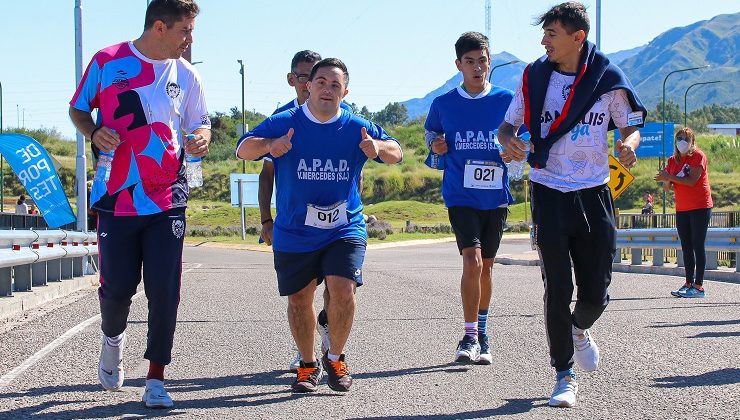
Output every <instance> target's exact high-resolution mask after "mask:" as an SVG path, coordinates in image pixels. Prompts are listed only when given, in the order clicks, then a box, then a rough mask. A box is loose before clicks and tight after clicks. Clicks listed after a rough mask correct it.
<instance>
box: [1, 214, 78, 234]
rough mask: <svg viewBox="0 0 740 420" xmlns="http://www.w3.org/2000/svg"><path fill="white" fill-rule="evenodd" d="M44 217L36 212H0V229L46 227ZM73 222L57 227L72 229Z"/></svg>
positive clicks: (73, 226)
mask: <svg viewBox="0 0 740 420" xmlns="http://www.w3.org/2000/svg"><path fill="white" fill-rule="evenodd" d="M48 227H49V226H48V225H47V224H46V219H44V217H43V216H41V215H38V214H15V213H0V229H47V228H48ZM75 227H76V225H75V223H69V224H66V225H64V226H61V227H59V229H63V230H74V229H75Z"/></svg>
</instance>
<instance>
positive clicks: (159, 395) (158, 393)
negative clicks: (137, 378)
mask: <svg viewBox="0 0 740 420" xmlns="http://www.w3.org/2000/svg"><path fill="white" fill-rule="evenodd" d="M141 401H143V402H144V405H146V406H147V408H170V407H172V406H173V405H175V403H173V402H172V398H170V394H168V393H167V391H166V390H165V389H164V382H162V381H160V380H159V379H147V380H146V388H145V389H144V396H142V397H141Z"/></svg>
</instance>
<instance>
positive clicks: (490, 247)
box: [424, 32, 514, 365]
mask: <svg viewBox="0 0 740 420" xmlns="http://www.w3.org/2000/svg"><path fill="white" fill-rule="evenodd" d="M455 53H456V54H457V60H455V64H456V66H457V69H458V70H460V71H461V72H462V75H463V83H462V85H460V86H458V87H456V88H454V89H452V90H450V91H449V92H447V93H445V94H444V95H441V96H439V97H437V98H435V99H434V101H433V102H432V106H431V108H430V110H429V114H428V115H427V119H426V122H425V123H424V128H425V130H426V140H427V145H428V146H429V148H430V150H431V152H432V153H434V154H437V155H439V156H444V162H445V163H444V177H443V180H442V197H443V198H444V202H445V206H447V209H448V214H449V218H450V224H451V225H452V230H453V231H454V232H455V237H456V239H457V247H458V249H459V251H460V255H462V259H463V273H462V279H461V281H460V294H461V297H462V306H463V317H464V321H465V335H464V336H463V339H462V340H460V342H459V343H458V346H457V350H456V352H455V361H457V362H459V363H477V364H486V365H488V364H491V352H490V350H489V345H488V336H487V334H486V323H487V320H488V306H489V304H490V302H491V283H492V281H491V270H492V266H493V260H494V257H495V256H496V252H497V251H498V247H499V244H500V242H501V236H502V235H503V228H504V224H505V223H506V217H507V213H508V208H507V207H508V206H509V204H511V203H512V202H513V199H512V196H511V192H510V191H509V179H508V174H507V169H506V165H505V164H504V161H503V160H502V158H501V155H500V153H499V150H498V148H497V147H496V129H497V128H498V126H499V124H500V123H501V122H502V121H503V118H504V115H505V114H506V109H507V108H508V107H509V103H511V99H512V97H513V96H514V95H513V92H511V91H509V90H506V89H502V88H499V87H494V86H492V85H491V84H490V83H489V82H488V79H487V76H488V72H489V70H490V68H491V58H490V49H489V44H488V38H487V37H486V36H485V35H483V34H481V33H478V32H466V33H464V34H462V35H461V36H460V38H459V39H458V40H457V42H456V43H455Z"/></svg>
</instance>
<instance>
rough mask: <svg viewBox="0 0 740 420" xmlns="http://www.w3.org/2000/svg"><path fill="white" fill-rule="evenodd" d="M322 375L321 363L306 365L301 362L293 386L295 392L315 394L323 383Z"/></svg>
mask: <svg viewBox="0 0 740 420" xmlns="http://www.w3.org/2000/svg"><path fill="white" fill-rule="evenodd" d="M321 374H322V371H321V363H319V362H318V361H315V362H312V363H304V362H303V360H301V364H300V366H298V376H297V377H296V379H295V382H293V385H292V386H291V388H292V389H293V392H315V391H316V389H317V388H318V386H319V381H321Z"/></svg>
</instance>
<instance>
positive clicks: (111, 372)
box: [98, 332, 126, 391]
mask: <svg viewBox="0 0 740 420" xmlns="http://www.w3.org/2000/svg"><path fill="white" fill-rule="evenodd" d="M120 337H121V338H120V341H119V342H118V345H111V344H110V343H109V341H110V340H109V339H108V338H107V337H106V336H105V334H103V335H102V339H101V341H102V346H101V349H100V359H99V360H98V379H99V380H100V385H102V386H103V389H105V390H107V391H115V390H118V389H120V388H121V386H122V385H123V379H124V376H125V375H124V372H123V349H124V347H125V346H126V333H125V332H124V333H122V334H121V336H120Z"/></svg>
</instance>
